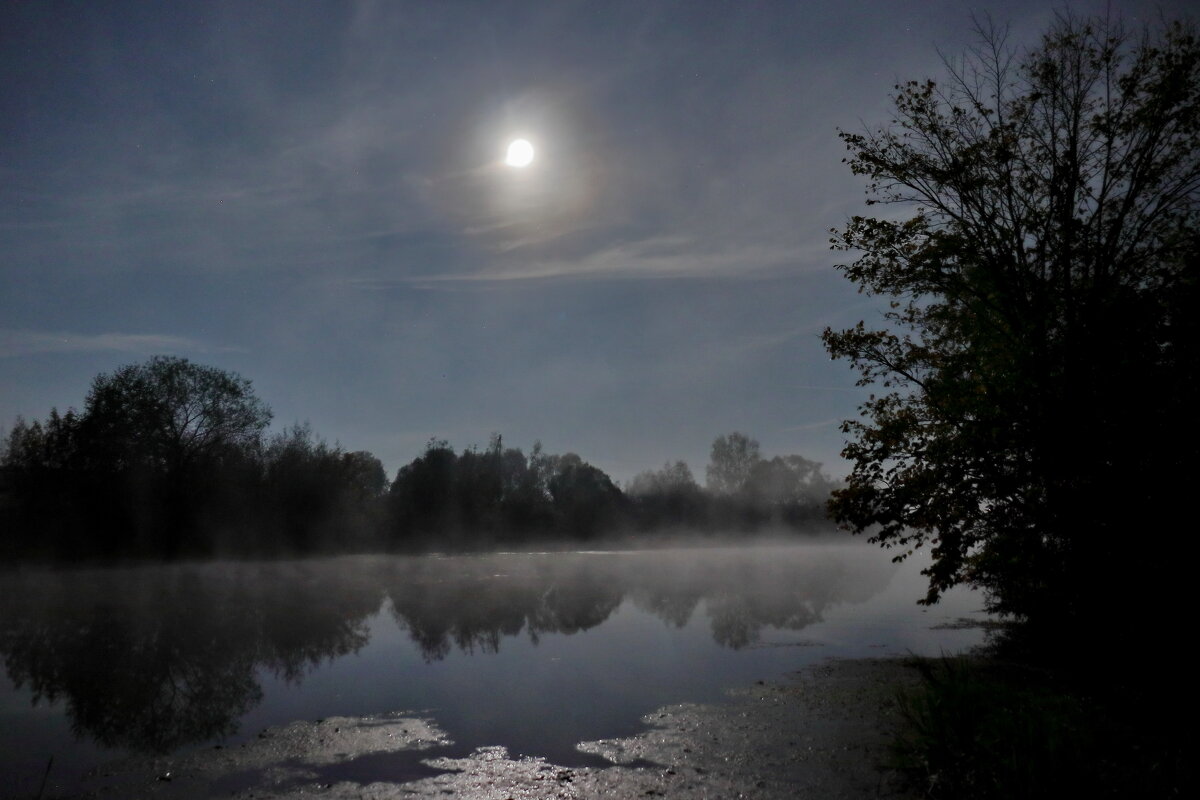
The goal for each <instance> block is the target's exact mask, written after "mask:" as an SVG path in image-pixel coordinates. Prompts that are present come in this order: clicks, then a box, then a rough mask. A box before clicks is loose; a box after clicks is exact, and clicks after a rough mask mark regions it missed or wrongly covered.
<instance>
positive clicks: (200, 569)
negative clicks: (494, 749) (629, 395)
mask: <svg viewBox="0 0 1200 800" xmlns="http://www.w3.org/2000/svg"><path fill="white" fill-rule="evenodd" d="M921 566H923V564H922V563H921V562H916V561H910V562H906V563H905V564H903V565H899V566H897V565H894V564H892V563H890V561H889V558H888V554H887V553H885V552H883V551H880V550H878V549H876V548H873V547H870V546H865V545H858V544H850V545H817V544H809V545H796V546H786V547H755V548H739V549H733V548H710V549H696V550H670V551H652V552H622V553H551V554H500V555H489V556H456V557H436V556H426V557H391V556H365V557H349V558H337V559H324V560H309V561H295V562H282V563H280V562H272V563H205V564H183V565H175V566H170V567H162V566H156V567H138V568H127V569H103V570H101V569H90V570H68V571H63V570H60V571H36V572H35V571H22V572H16V573H8V574H0V655H2V656H3V659H4V666H5V675H4V677H3V679H0V772H2V773H3V777H4V780H3V784H4V786H5V787H7V791H8V792H9V793H10V794H18V795H20V794H23V795H24V796H32V795H34V794H36V792H37V789H38V785H39V784H40V781H41V777H42V773H43V772H44V770H45V768H46V763H47V760H48V759H49V758H50V756H51V755H53V756H54V767H53V772H52V774H51V784H52V786H51V787H50V788H54V787H55V786H57V788H59V789H65V790H69V789H70V787H72V786H73V785H75V781H76V780H77V776H78V775H79V774H81V773H82V772H83V771H84V770H86V769H87V768H89V767H91V766H94V765H95V764H97V763H100V762H103V761H106V760H110V759H113V758H117V757H120V756H122V755H124V754H127V753H130V752H139V753H147V752H150V753H166V752H173V751H179V750H186V749H189V748H194V747H198V746H204V745H211V744H213V743H216V742H225V743H233V742H237V741H239V740H241V739H245V738H248V737H251V736H254V735H255V734H256V733H257V732H258V731H260V730H261V729H262V728H264V727H267V726H271V725H278V724H283V723H286V722H289V721H292V720H295V719H319V718H323V717H327V716H335V715H350V716H358V715H372V714H379V713H384V712H390V711H404V710H411V711H420V712H422V715H423V716H428V717H431V718H433V719H434V720H435V721H436V722H437V724H438V725H439V726H440V727H442V728H443V729H444V730H446V731H447V732H448V733H449V735H450V736H451V737H452V738H453V739H454V742H455V745H454V746H453V747H452V748H450V749H449V750H448V751H447V752H448V753H450V754H456V753H463V754H465V753H468V752H470V751H471V750H472V749H474V748H475V747H478V746H483V745H505V746H507V747H508V748H509V751H510V752H511V753H513V754H522V755H540V756H546V757H548V758H550V759H552V760H554V761H556V762H558V763H566V764H573V763H583V759H584V756H582V755H581V754H579V753H577V752H576V751H575V750H574V745H575V744H576V743H577V742H580V741H587V740H593V739H599V738H604V737H610V736H618V735H624V734H630V733H634V732H636V731H638V730H639V729H640V725H639V721H638V720H639V718H640V717H641V716H642V715H643V714H646V713H648V712H650V711H652V710H653V709H655V708H656V707H658V706H661V705H665V704H668V703H675V702H682V701H718V700H720V699H721V697H722V696H723V691H724V690H725V689H728V688H731V687H735V686H739V685H745V684H749V683H752V682H753V681H755V680H758V679H776V678H779V677H781V676H782V675H783V674H784V673H786V672H788V671H790V670H794V669H796V668H798V667H801V666H803V665H804V664H807V663H811V662H813V661H817V660H821V659H825V658H829V657H834V656H837V657H853V656H868V655H869V656H878V655H885V654H889V653H890V654H901V653H905V652H909V651H911V652H915V653H926V654H936V653H938V652H941V651H943V650H945V651H954V650H959V649H963V648H965V647H968V646H970V645H972V644H975V643H976V642H978V641H979V639H980V634H979V632H978V631H977V630H963V629H945V628H938V627H937V626H938V625H939V624H940V623H945V622H950V621H954V620H956V619H958V618H961V617H977V616H980V614H979V607H980V601H979V598H978V597H976V596H974V595H972V594H970V593H968V592H956V593H952V594H951V595H950V596H949V597H947V599H946V600H945V601H944V602H943V603H942V604H941V605H939V606H937V607H934V608H933V609H929V610H925V609H923V608H921V607H919V606H916V605H915V600H916V599H917V598H918V597H919V596H920V595H921V592H922V587H923V580H922V578H921V576H920V575H919V574H918V572H919V569H920V568H921ZM47 793H50V789H49V788H48V790H47Z"/></svg>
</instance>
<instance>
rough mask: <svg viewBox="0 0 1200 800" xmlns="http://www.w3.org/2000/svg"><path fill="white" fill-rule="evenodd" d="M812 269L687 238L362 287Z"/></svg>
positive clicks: (793, 252) (775, 255)
mask: <svg viewBox="0 0 1200 800" xmlns="http://www.w3.org/2000/svg"><path fill="white" fill-rule="evenodd" d="M813 263H814V260H813V259H812V258H811V254H810V253H807V252H805V251H804V250H803V249H798V248H795V247H790V246H783V245H772V244H746V243H737V242H729V243H726V244H724V245H722V244H716V243H712V242H707V241H703V240H700V239H697V238H693V237H688V236H657V237H651V238H647V239H642V240H638V241H627V242H621V243H618V244H615V245H611V246H608V247H602V248H600V249H597V250H594V251H592V252H587V253H583V254H580V255H577V256H575V257H568V256H563V257H557V258H548V259H543V260H531V261H527V262H518V261H512V262H507V263H493V264H491V265H489V266H488V267H486V268H483V269H480V270H475V271H468V272H446V273H442V274H432V275H430V274H425V275H411V276H402V277H396V278H378V277H376V278H365V279H361V280H359V281H358V282H359V283H363V284H366V285H369V286H372V287H379V286H387V285H405V286H413V287H416V288H427V289H435V288H452V287H453V286H456V285H463V284H502V283H511V282H517V281H548V280H606V279H619V280H656V279H665V278H739V277H741V278H753V277H768V276H773V275H777V274H779V273H780V271H781V270H788V269H804V268H806V267H808V266H810V265H811V264H813ZM821 266H824V265H823V264H822V265H821Z"/></svg>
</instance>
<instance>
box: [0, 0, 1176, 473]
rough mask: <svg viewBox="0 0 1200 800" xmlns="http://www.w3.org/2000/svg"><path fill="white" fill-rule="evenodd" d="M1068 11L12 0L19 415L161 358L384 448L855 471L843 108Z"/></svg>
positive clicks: (4, 285) (3, 168) (0, 378)
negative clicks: (511, 160)
mask: <svg viewBox="0 0 1200 800" xmlns="http://www.w3.org/2000/svg"><path fill="white" fill-rule="evenodd" d="M1107 5H1110V4H1107V3H1105V2H1103V1H1101V2H1076V3H1072V4H1071V5H1070V8H1072V9H1073V10H1075V11H1077V12H1080V13H1094V12H1103V10H1104V9H1105V7H1106V6H1107ZM1189 5H1190V4H1189V3H1183V2H1179V3H1170V2H1166V3H1149V2H1148V3H1139V2H1119V1H1115V2H1112V3H1111V7H1112V9H1113V11H1114V12H1115V13H1120V14H1122V15H1123V16H1124V18H1125V20H1126V23H1127V24H1131V25H1138V24H1140V23H1141V22H1142V21H1144V20H1148V21H1154V20H1155V19H1157V17H1158V13H1159V9H1160V8H1161V9H1162V10H1163V12H1164V13H1165V14H1167V15H1168V16H1170V15H1178V14H1180V13H1182V11H1183V9H1185V8H1187V7H1188V6H1189ZM1060 7H1061V6H1060ZM1052 8H1053V6H1052V5H1051V4H1050V3H1045V2H1008V3H998V2H990V3H989V2H978V3H961V2H940V1H939V2H935V1H932V0H930V1H924V2H916V1H915V0H914V1H902V0H887V1H886V2H860V3H854V2H824V1H823V0H822V1H821V2H800V0H796V2H778V3H754V2H729V3H717V2H677V3H657V2H649V1H648V0H637V1H636V2H629V3H622V2H611V1H606V2H588V3H585V2H527V3H503V2H479V3H458V2H436V3H434V2H430V3H399V2H395V3H391V2H363V3H315V2H288V3H258V2H256V3H250V2H233V3H182V2H163V3H158V2H143V3H129V4H125V3H104V2H87V3H46V2H7V3H4V4H3V10H0V78H2V80H0V433H3V432H6V431H7V429H8V428H9V427H10V426H11V424H12V422H13V421H14V420H15V418H16V417H17V415H23V416H25V417H26V418H44V417H45V415H46V414H47V413H48V412H49V410H50V408H51V406H57V407H59V409H60V410H61V409H65V408H66V407H67V406H76V407H80V406H82V404H83V399H84V395H85V393H86V391H87V388H88V385H89V383H90V381H91V379H92V377H93V376H94V375H96V374H97V373H99V372H106V371H111V370H113V369H115V368H116V367H119V366H121V365H123V364H127V363H134V362H138V361H141V360H144V359H145V358H147V357H148V356H150V355H153V354H159V353H163V354H174V355H180V356H185V357H187V358H190V359H192V360H194V361H197V362H200V363H204V364H212V365H215V366H219V367H222V368H226V369H231V370H234V371H237V372H239V373H240V374H242V375H243V376H244V377H247V378H250V379H251V380H252V381H253V382H254V386H255V389H256V391H257V394H258V395H259V396H260V397H261V398H262V399H263V400H264V401H265V402H266V403H267V404H268V405H270V406H271V407H272V409H273V410H274V412H275V428H276V429H278V428H280V427H281V426H283V425H287V424H290V423H292V422H296V421H305V420H307V421H310V422H311V424H312V426H313V428H314V429H315V431H316V432H317V433H318V434H320V435H322V436H323V437H324V438H326V439H327V440H329V441H330V442H331V443H332V442H334V441H337V442H339V443H340V444H341V445H342V446H343V447H345V448H347V449H351V450H369V451H371V452H373V453H374V454H375V455H377V456H379V457H380V458H381V459H383V461H384V464H385V465H386V466H387V468H388V472H389V474H394V472H395V470H396V469H397V468H398V467H399V466H401V465H402V464H403V463H405V462H407V461H409V460H411V459H412V458H414V457H416V456H417V455H419V454H420V452H421V451H422V449H423V447H424V443H425V442H426V441H427V440H428V439H429V438H430V437H431V436H437V437H442V438H446V439H448V440H449V441H450V443H451V444H452V445H454V446H455V447H457V448H462V447H465V446H468V445H471V444H480V445H482V444H485V443H486V441H487V438H488V435H489V434H490V433H492V432H499V433H502V434H503V435H504V441H505V444H506V445H511V446H519V447H522V448H524V449H526V450H528V448H529V446H530V445H531V444H532V443H533V441H534V440H535V439H540V440H541V441H542V442H543V444H544V446H545V447H546V449H547V450H549V451H550V452H564V451H567V450H573V451H575V452H578V453H579V454H580V455H582V456H583V458H585V459H586V460H588V461H591V462H592V463H595V464H596V465H598V466H600V467H601V468H603V469H605V470H606V471H608V472H609V473H610V474H611V475H612V476H613V477H614V478H615V479H617V480H619V481H624V480H628V479H629V478H631V477H632V476H633V475H634V474H635V473H636V472H639V471H641V470H643V469H647V468H653V467H659V466H661V465H662V463H663V462H664V461H666V460H667V459H668V458H670V459H675V458H684V459H686V460H687V461H688V463H689V464H690V465H691V467H692V469H693V471H694V472H695V474H696V476H697V478H698V479H699V480H701V482H703V475H704V465H705V463H706V462H707V456H708V447H709V445H710V443H711V441H712V439H713V437H715V436H716V435H718V434H721V433H727V432H729V431H732V430H741V431H744V432H746V433H749V434H751V435H753V436H755V437H756V438H758V439H759V440H760V441H761V442H762V446H763V451H764V454H766V455H774V454H783V453H799V454H802V455H804V456H806V457H809V458H813V459H816V460H818V461H822V462H824V463H825V464H826V465H827V467H828V468H829V471H830V472H832V473H834V474H838V475H840V474H841V473H842V472H843V471H844V468H845V465H844V463H843V462H842V461H841V460H840V459H839V458H838V456H837V453H838V451H839V450H840V448H841V439H842V434H841V433H840V432H839V431H838V428H837V422H838V421H839V420H840V419H842V418H845V417H848V416H853V414H854V411H855V407H856V405H857V404H858V402H860V400H861V399H862V398H863V397H864V396H865V395H864V393H863V392H862V391H861V390H858V389H856V388H855V387H854V375H853V373H852V372H851V371H850V369H849V367H848V366H847V365H846V364H844V363H835V362H831V361H830V359H829V357H828V355H827V354H826V353H825V352H824V350H823V348H822V345H821V342H820V340H819V338H818V337H819V334H820V332H821V330H822V329H823V328H824V327H825V326H826V325H832V326H835V327H839V326H846V325H852V324H854V323H855V322H857V321H858V320H860V319H866V320H868V322H869V323H870V322H872V321H874V320H877V319H878V318H879V314H880V309H881V307H882V303H881V302H880V301H878V300H877V299H871V298H865V297H863V296H861V295H858V294H856V292H855V290H854V287H853V286H852V285H850V284H849V283H848V282H847V281H846V280H845V279H844V278H842V277H841V275H840V274H839V273H838V272H837V271H836V270H834V269H833V265H834V264H836V263H838V261H839V259H840V258H842V256H841V254H838V253H833V252H831V251H830V250H829V229H830V228H832V227H837V226H840V225H841V224H842V223H843V222H844V221H845V220H846V218H847V217H849V216H850V215H852V214H856V213H864V206H863V203H862V201H863V197H864V195H863V192H862V186H863V183H862V180H861V179H859V178H856V177H855V176H853V175H851V174H850V171H849V169H848V168H847V167H846V165H844V164H842V163H841V159H842V157H843V156H844V155H845V150H844V147H843V145H842V144H841V142H840V141H839V140H838V139H837V136H836V129H837V128H838V127H842V128H847V129H851V130H860V129H861V128H862V127H863V126H864V125H865V124H875V123H879V122H884V121H886V120H887V119H888V95H889V92H890V91H891V88H892V85H893V84H894V83H896V81H897V80H903V79H909V78H923V77H926V76H934V77H936V76H938V75H939V74H940V73H941V69H942V68H941V63H940V57H939V54H938V51H939V49H940V50H941V51H942V52H944V53H946V54H948V55H953V54H957V53H960V52H961V51H962V49H963V48H964V47H965V46H967V45H968V44H970V41H971V37H972V33H971V28H972V22H971V13H972V11H975V12H976V13H977V14H982V13H990V14H991V15H992V16H993V18H994V19H996V20H997V21H1000V22H1008V23H1011V26H1012V39H1013V41H1014V43H1018V44H1033V43H1034V42H1035V41H1036V37H1037V35H1038V34H1039V33H1040V31H1041V30H1043V29H1044V27H1045V26H1046V24H1047V22H1048V21H1049V20H1050V18H1051V14H1052ZM515 138H525V139H528V140H529V141H530V142H531V143H532V144H533V146H534V148H535V158H534V161H533V162H532V163H531V164H530V165H529V166H527V167H524V168H516V167H511V166H507V165H505V164H504V156H505V150H506V148H507V146H508V143H509V142H510V141H511V140H513V139H515Z"/></svg>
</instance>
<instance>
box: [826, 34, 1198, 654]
mask: <svg viewBox="0 0 1200 800" xmlns="http://www.w3.org/2000/svg"><path fill="white" fill-rule="evenodd" d="M980 33H981V44H980V46H979V47H978V48H977V49H975V50H973V51H972V52H971V53H969V54H968V55H967V56H966V57H965V58H964V59H963V60H962V61H961V62H948V67H949V68H950V75H949V79H948V80H947V81H946V82H945V83H942V84H938V83H934V82H932V81H925V82H916V81H913V82H908V83H904V84H901V85H899V86H897V87H896V88H897V94H896V96H895V119H894V121H893V124H892V125H891V126H890V127H885V128H882V129H879V130H875V131H869V132H865V133H861V134H855V133H843V134H842V138H843V139H844V140H845V142H846V145H847V148H848V149H849V151H850V157H849V162H850V165H851V167H852V169H853V170H854V172H855V173H856V174H860V175H864V176H866V177H867V178H868V179H869V180H870V186H869V190H868V192H869V194H870V196H871V202H878V203H884V204H899V205H907V206H912V207H914V208H915V212H914V213H912V214H911V215H910V216H908V217H907V218H900V217H898V216H897V215H896V214H894V213H892V214H889V215H888V216H887V217H886V218H865V217H856V218H854V219H853V220H852V221H851V222H850V224H849V225H848V226H847V227H846V229H845V230H844V231H842V232H841V233H839V234H838V235H837V237H836V238H835V246H836V247H837V248H839V249H843V250H846V251H854V252H857V253H859V254H860V255H859V257H858V259H857V260H856V261H854V262H853V263H850V264H847V265H843V266H842V267H840V269H842V270H843V271H844V272H845V274H846V276H847V277H848V278H849V279H850V280H852V281H854V282H855V283H856V284H858V285H859V287H860V290H861V291H864V292H866V293H869V294H878V295H882V296H884V297H887V298H889V299H890V300H891V303H890V311H889V312H888V313H887V314H886V315H885V320H886V324H885V326H884V327H882V328H880V329H872V328H870V327H868V326H867V325H866V324H864V323H860V324H859V325H858V326H857V327H854V328H851V329H849V330H843V331H833V330H826V331H825V334H824V339H825V343H826V346H827V347H828V349H829V351H830V352H831V353H832V354H833V355H834V356H836V357H841V358H846V359H849V360H850V361H851V362H852V364H853V365H854V367H855V368H856V369H857V370H858V371H859V373H860V374H861V381H860V383H861V384H863V385H871V384H873V385H876V386H879V387H880V388H881V389H882V390H883V391H882V393H881V394H877V395H873V396H872V397H871V399H870V400H869V401H868V402H867V403H866V404H865V405H864V406H863V407H862V417H863V418H862V419H861V420H858V421H850V422H847V423H845V424H844V426H843V430H844V431H845V432H846V433H848V434H850V436H851V437H852V438H851V440H850V442H849V444H848V445H847V447H846V449H845V451H844V454H845V456H846V457H847V458H848V459H849V460H851V461H852V462H853V464H854V469H853V473H852V475H851V476H850V478H849V481H848V485H847V486H846V487H845V488H843V489H841V490H840V491H838V492H836V493H835V495H834V499H833V501H832V504H831V509H832V513H833V514H834V516H835V517H836V518H837V519H838V520H839V521H841V522H842V523H844V524H846V525H847V526H848V527H850V528H852V529H853V530H855V531H859V532H861V531H869V532H870V533H871V535H872V536H873V540H875V541H878V542H881V543H883V544H884V545H886V546H898V547H900V548H903V550H902V552H901V557H903V556H904V555H905V554H906V553H909V552H911V548H913V547H916V546H920V545H926V544H927V545H931V546H932V553H933V557H934V562H933V565H932V567H931V568H930V569H929V570H928V572H927V574H928V575H929V579H930V584H929V594H928V598H927V599H928V601H931V602H932V601H935V600H936V599H937V597H938V596H939V594H940V593H941V592H942V591H944V590H945V589H947V588H949V587H951V586H953V585H955V584H958V583H962V582H966V583H970V584H974V585H976V586H980V587H983V588H984V589H986V590H987V592H988V596H989V598H990V603H991V607H992V608H993V609H994V610H996V611H999V612H1003V613H1007V614H1011V615H1013V616H1015V617H1017V618H1019V619H1022V620H1025V621H1026V622H1027V623H1028V624H1029V625H1030V626H1032V627H1036V628H1038V629H1039V630H1041V632H1042V635H1043V638H1044V640H1045V642H1046V644H1047V645H1051V644H1055V645H1057V646H1058V647H1059V649H1060V650H1061V651H1062V652H1063V653H1064V654H1069V653H1071V652H1074V653H1075V654H1077V655H1078V654H1082V653H1088V654H1089V657H1091V654H1090V648H1088V647H1087V643H1088V642H1090V641H1095V637H1098V636H1102V635H1105V634H1106V632H1107V631H1110V630H1112V629H1113V627H1114V626H1117V627H1119V626H1120V625H1121V624H1122V623H1127V622H1130V621H1131V613H1133V610H1134V609H1135V608H1138V606H1137V604H1136V603H1135V602H1134V601H1133V599H1139V600H1140V599H1144V598H1164V597H1165V598H1166V600H1165V605H1166V607H1167V608H1172V607H1173V606H1172V602H1171V600H1170V598H1171V597H1177V596H1178V592H1179V591H1180V590H1181V587H1182V585H1183V582H1182V579H1183V574H1182V566H1181V565H1182V564H1184V563H1187V562H1186V559H1180V558H1179V556H1178V553H1177V548H1176V546H1175V545H1174V544H1173V543H1172V537H1173V535H1174V534H1175V533H1176V532H1177V530H1178V525H1179V521H1180V520H1184V519H1188V518H1190V517H1191V511H1190V509H1189V508H1188V507H1187V506H1188V503H1189V502H1190V497H1189V492H1188V490H1187V485H1188V484H1189V483H1190V482H1191V476H1192V475H1193V474H1194V472H1195V464H1196V463H1197V458H1198V456H1200V452H1198V447H1197V445H1198V442H1200V437H1198V436H1197V435H1196V434H1197V432H1196V429H1195V428H1196V423H1195V420H1196V416H1195V413H1194V409H1195V408H1196V407H1197V401H1198V400H1200V398H1198V397H1197V392H1198V389H1200V381H1198V380H1197V363H1198V359H1197V353H1198V351H1197V345H1196V342H1197V341H1200V338H1197V337H1196V336H1195V331H1194V328H1195V326H1196V320H1197V316H1198V315H1197V311H1198V310H1200V309H1198V307H1197V280H1196V276H1197V261H1198V254H1200V234H1198V233H1197V221H1198V216H1200V127H1198V125H1197V122H1198V121H1200V41H1198V40H1197V36H1196V33H1195V31H1194V30H1193V29H1192V28H1191V27H1189V26H1188V25H1185V24H1180V23H1171V24H1168V25H1166V26H1165V28H1164V29H1163V30H1162V31H1161V32H1159V33H1157V34H1153V33H1145V34H1143V35H1142V36H1141V37H1133V36H1128V35H1126V34H1124V33H1123V32H1122V31H1121V30H1120V28H1119V26H1118V25H1116V24H1113V23H1110V22H1109V21H1107V20H1081V19H1076V18H1072V17H1062V18H1059V19H1058V21H1057V22H1056V23H1055V24H1054V25H1053V26H1052V28H1051V29H1050V31H1049V32H1048V33H1047V34H1046V35H1045V36H1044V37H1043V39H1042V41H1041V42H1040V44H1039V45H1038V46H1036V47H1034V48H1032V49H1030V50H1028V51H1026V52H1023V53H1017V52H1016V51H1015V50H1011V49H1009V48H1008V46H1007V44H1006V42H1005V39H1004V34H1003V32H1002V31H998V30H995V29H983V30H981V31H980ZM1138 613H1140V612H1138Z"/></svg>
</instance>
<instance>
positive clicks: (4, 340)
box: [0, 330, 213, 358]
mask: <svg viewBox="0 0 1200 800" xmlns="http://www.w3.org/2000/svg"><path fill="white" fill-rule="evenodd" d="M184 350H187V351H201V352H207V351H211V350H213V348H211V347H208V346H207V345H204V344H202V343H200V342H197V341H196V340H194V339H187V338H184V337H182V336H169V335H166V334H155V333H93V334H83V333H69V332H66V331H57V332H52V331H32V330H0V358H19V357H21V356H31V355H40V354H44V353H94V352H115V353H136V354H148V353H163V352H179V351H184Z"/></svg>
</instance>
